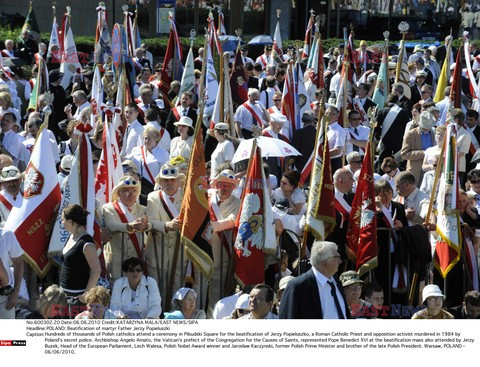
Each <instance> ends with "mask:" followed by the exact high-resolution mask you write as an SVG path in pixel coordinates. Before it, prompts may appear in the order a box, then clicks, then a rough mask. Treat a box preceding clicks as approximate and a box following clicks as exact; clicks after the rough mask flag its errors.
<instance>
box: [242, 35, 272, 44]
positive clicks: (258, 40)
mask: <svg viewBox="0 0 480 367" xmlns="http://www.w3.org/2000/svg"><path fill="white" fill-rule="evenodd" d="M248 44H249V45H266V44H273V39H272V37H270V36H269V35H268V34H264V35H261V36H257V37H253V38H252V39H251V40H250V42H248Z"/></svg>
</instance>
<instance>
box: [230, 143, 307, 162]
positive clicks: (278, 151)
mask: <svg viewBox="0 0 480 367" xmlns="http://www.w3.org/2000/svg"><path fill="white" fill-rule="evenodd" d="M253 140H254V139H247V140H242V141H241V142H240V145H239V146H238V148H237V150H236V151H235V154H234V155H233V159H232V163H237V162H240V161H243V160H245V159H249V158H250V152H251V151H252V144H253ZM257 145H258V146H259V147H260V149H261V150H262V157H264V158H269V157H289V156H292V155H302V154H301V153H300V152H299V151H298V150H296V149H295V148H294V147H292V146H291V145H290V144H288V143H285V142H284V141H283V140H280V139H274V138H269V137H266V136H260V137H258V138H257Z"/></svg>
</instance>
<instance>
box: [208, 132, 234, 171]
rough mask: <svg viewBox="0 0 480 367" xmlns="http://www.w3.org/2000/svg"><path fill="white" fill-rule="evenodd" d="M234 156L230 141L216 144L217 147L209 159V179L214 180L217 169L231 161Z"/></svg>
mask: <svg viewBox="0 0 480 367" xmlns="http://www.w3.org/2000/svg"><path fill="white" fill-rule="evenodd" d="M234 154H235V147H234V146H233V143H232V142H231V141H230V140H228V139H227V140H225V141H223V142H221V143H218V144H217V147H216V148H215V150H214V151H213V153H212V156H211V158H210V162H211V172H212V174H211V177H212V178H215V177H216V175H217V167H218V166H219V165H221V164H222V163H223V162H227V161H231V160H232V159H233V155H234Z"/></svg>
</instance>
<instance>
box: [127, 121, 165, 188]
mask: <svg viewBox="0 0 480 367" xmlns="http://www.w3.org/2000/svg"><path fill="white" fill-rule="evenodd" d="M160 139H161V137H160V133H159V131H158V130H157V129H155V128H154V127H153V126H147V127H145V129H144V130H143V143H144V145H141V146H137V147H134V148H133V149H132V152H131V153H130V154H129V155H128V156H127V159H130V160H131V161H133V162H134V163H135V165H136V166H137V172H138V173H139V174H140V176H141V177H142V186H143V183H144V182H145V180H146V181H148V182H149V183H150V184H151V185H150V186H151V190H150V192H151V191H153V186H154V185H155V177H157V176H158V174H159V173H160V168H161V167H162V166H163V165H164V164H165V163H166V162H168V161H169V159H170V157H169V155H168V152H167V151H166V150H165V149H163V148H161V147H160V146H159V145H158V143H159V142H160ZM147 185H148V184H147ZM142 191H143V190H142Z"/></svg>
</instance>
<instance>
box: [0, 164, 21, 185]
mask: <svg viewBox="0 0 480 367" xmlns="http://www.w3.org/2000/svg"><path fill="white" fill-rule="evenodd" d="M22 176H23V174H22V173H20V170H19V169H18V168H17V167H15V166H8V167H3V169H2V172H1V173H0V182H8V181H14V180H19V179H21V178H22Z"/></svg>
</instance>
